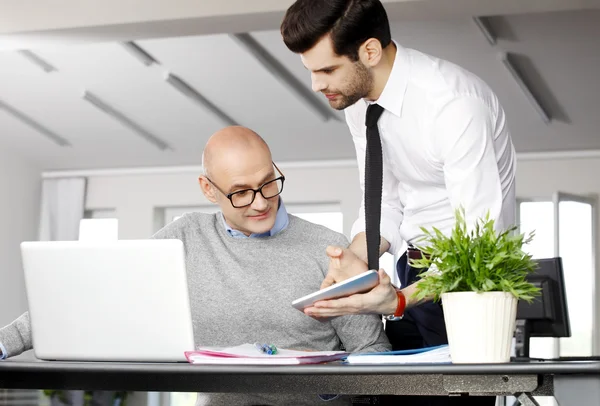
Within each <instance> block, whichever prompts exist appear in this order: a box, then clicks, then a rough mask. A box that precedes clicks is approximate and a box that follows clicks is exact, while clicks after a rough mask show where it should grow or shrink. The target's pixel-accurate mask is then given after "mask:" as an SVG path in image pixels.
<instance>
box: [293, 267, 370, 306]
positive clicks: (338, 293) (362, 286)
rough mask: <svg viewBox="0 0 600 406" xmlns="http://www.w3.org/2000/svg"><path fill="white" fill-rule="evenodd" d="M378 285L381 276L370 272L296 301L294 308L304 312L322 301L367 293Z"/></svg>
mask: <svg viewBox="0 0 600 406" xmlns="http://www.w3.org/2000/svg"><path fill="white" fill-rule="evenodd" d="M378 283H379V276H378V274H377V272H376V271H372V270H369V271H366V272H363V273H361V274H358V275H356V276H353V277H352V278H349V279H346V280H344V281H342V282H339V283H336V284H334V285H331V286H329V287H327V288H325V289H321V290H318V291H316V292H313V293H311V294H309V295H306V296H303V297H301V298H299V299H296V300H294V301H293V302H292V306H293V307H295V308H296V309H298V310H300V311H303V310H304V309H305V308H306V307H309V306H312V305H313V304H314V303H316V302H318V301H320V300H330V299H337V298H340V297H346V296H350V295H354V294H356V293H362V292H367V291H369V290H371V289H373V288H374V287H375V286H377V284H378Z"/></svg>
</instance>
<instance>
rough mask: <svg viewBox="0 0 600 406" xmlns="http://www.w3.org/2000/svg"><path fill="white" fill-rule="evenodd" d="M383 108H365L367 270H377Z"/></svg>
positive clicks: (381, 183) (381, 179) (376, 106)
mask: <svg viewBox="0 0 600 406" xmlns="http://www.w3.org/2000/svg"><path fill="white" fill-rule="evenodd" d="M381 113H383V107H381V106H380V105H378V104H371V105H369V107H368V108H367V118H366V121H365V123H366V125H367V151H366V155H365V233H366V235H367V260H368V263H369V269H374V270H378V269H379V243H380V240H381V239H380V234H379V225H380V222H381V191H382V187H383V154H382V151H381V138H379V128H377V120H379V117H381Z"/></svg>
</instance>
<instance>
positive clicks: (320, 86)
mask: <svg viewBox="0 0 600 406" xmlns="http://www.w3.org/2000/svg"><path fill="white" fill-rule="evenodd" d="M311 81H312V90H313V92H321V91H323V90H324V89H325V88H326V87H327V86H326V85H325V83H324V82H323V81H322V80H320V79H319V78H317V77H316V75H314V74H313V75H312V77H311Z"/></svg>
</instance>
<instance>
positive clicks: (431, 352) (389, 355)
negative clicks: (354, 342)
mask: <svg viewBox="0 0 600 406" xmlns="http://www.w3.org/2000/svg"><path fill="white" fill-rule="evenodd" d="M346 361H347V362H348V363H349V364H362V365H366V364H428V363H435V364H448V363H451V362H452V359H451V358H450V347H448V345H440V346H436V347H427V348H417V349H413V350H399V351H386V352H371V353H364V354H351V355H349V356H348V358H347V360H346Z"/></svg>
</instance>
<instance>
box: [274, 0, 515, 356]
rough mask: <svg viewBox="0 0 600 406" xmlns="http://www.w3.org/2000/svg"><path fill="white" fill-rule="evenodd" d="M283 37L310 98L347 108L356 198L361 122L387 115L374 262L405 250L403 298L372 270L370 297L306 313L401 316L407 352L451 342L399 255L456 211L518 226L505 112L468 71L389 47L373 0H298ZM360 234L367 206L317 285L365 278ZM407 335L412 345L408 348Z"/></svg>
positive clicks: (383, 18) (447, 225)
mask: <svg viewBox="0 0 600 406" xmlns="http://www.w3.org/2000/svg"><path fill="white" fill-rule="evenodd" d="M281 33H282V36H283V40H284V42H285V43H286V45H287V46H288V48H289V49H290V50H291V51H293V52H295V53H298V54H300V55H301V58H302V62H303V64H304V66H305V67H306V68H307V69H308V70H309V71H310V72H311V77H312V87H313V90H314V91H315V92H321V93H323V94H324V95H325V96H326V97H327V99H328V101H329V104H330V105H331V107H333V108H335V109H337V110H342V109H344V110H345V115H346V121H347V124H348V127H349V129H350V132H351V133H352V138H353V141H354V144H355V147H356V155H357V158H358V163H359V169H360V178H361V188H362V189H363V192H364V186H365V185H364V172H365V145H366V135H365V134H366V126H365V114H366V111H367V107H368V106H369V104H371V103H377V104H378V105H380V106H381V107H383V109H384V111H383V114H382V115H381V117H380V118H379V121H378V129H379V134H380V138H381V144H382V149H383V192H382V206H381V224H380V231H381V237H382V238H381V244H380V252H379V254H380V255H381V254H383V253H384V252H386V251H388V252H390V253H391V254H402V253H404V255H403V256H402V258H401V260H400V261H399V262H398V265H397V272H398V275H399V278H400V281H401V283H402V289H401V290H400V289H395V288H394V287H393V286H392V285H391V284H390V279H389V278H388V277H387V276H386V275H385V273H384V272H382V271H381V270H380V282H381V283H380V285H379V286H377V287H376V288H374V289H373V290H372V291H370V292H368V293H366V294H361V295H354V296H351V297H348V298H344V299H338V300H331V301H326V302H320V303H318V304H317V305H316V306H314V307H311V308H309V309H307V310H306V313H307V314H309V315H311V316H314V317H329V316H336V315H341V314H349V313H379V314H384V315H395V316H396V319H397V317H398V316H402V315H404V314H405V316H406V317H404V319H403V320H402V321H401V322H394V323H390V325H391V326H394V325H395V324H397V323H398V324H401V325H402V327H399V330H400V333H401V335H402V337H399V338H395V337H393V334H390V335H392V337H390V340H391V341H392V343H393V344H395V346H396V348H399V345H402V343H399V339H400V340H404V341H405V342H410V345H417V344H419V343H420V344H421V345H436V344H441V343H445V342H447V338H446V332H445V327H444V323H443V314H442V311H441V308H440V306H439V305H438V304H437V303H432V302H426V303H416V302H415V301H414V299H413V298H411V295H412V293H413V292H414V289H415V282H416V281H417V280H418V276H417V271H416V270H415V269H413V268H411V267H410V266H408V265H407V259H406V258H407V256H408V257H409V258H418V257H419V255H421V254H420V252H419V251H417V250H414V249H412V248H411V245H412V244H417V243H418V242H419V240H420V238H421V237H422V236H423V233H422V231H421V227H425V228H428V229H431V227H436V228H438V229H440V230H441V231H442V232H444V233H448V232H449V231H450V230H451V228H452V227H453V225H454V214H455V209H457V208H459V207H463V208H464V209H465V213H466V218H467V221H468V222H469V223H470V224H473V222H474V220H475V219H477V218H478V217H482V216H484V215H485V214H486V213H487V212H488V211H489V213H490V216H491V217H492V218H494V219H495V220H496V226H497V229H498V230H504V229H506V228H507V227H509V226H511V225H513V224H514V223H515V205H516V199H515V170H516V158H515V151H514V147H513V144H512V141H511V138H510V134H509V130H508V127H507V124H506V117H505V114H504V111H503V109H502V106H500V103H499V101H498V99H497V97H496V95H495V94H494V93H493V91H492V90H491V89H490V88H489V87H488V86H487V85H486V83H484V82H483V81H482V80H481V79H480V78H478V77H477V76H475V75H474V74H472V73H470V72H468V71H466V70H465V69H463V68H461V67H459V66H456V65H454V64H452V63H450V62H447V61H444V60H441V59H438V58H435V57H432V56H429V55H426V54H423V53H421V52H418V51H415V50H412V49H407V48H403V47H402V46H400V45H399V44H397V43H395V42H394V41H392V39H391V33H390V27H389V22H388V19H387V15H386V12H385V9H384V7H383V5H382V4H381V2H380V1H379V0H361V1H357V0H297V1H296V2H295V3H294V4H293V5H292V6H291V7H290V8H289V9H288V11H287V13H286V16H285V18H284V20H283V23H282V25H281ZM364 230H365V216H364V200H363V204H362V205H361V210H360V215H359V218H358V219H357V220H356V222H355V223H354V226H353V228H352V244H351V245H350V247H349V248H348V249H341V248H338V247H329V248H328V253H329V255H330V257H331V258H332V261H331V265H330V269H329V274H328V276H327V278H326V280H325V281H324V282H323V286H327V285H330V284H332V283H334V282H338V281H340V280H344V279H346V278H348V277H350V276H353V275H355V274H357V273H359V272H362V271H364V270H366V269H367V264H366V260H367V250H366V243H365V241H366V240H365V232H364ZM407 247H408V249H407ZM405 251H406V252H405ZM404 302H405V305H404ZM406 325H409V327H406ZM412 327H416V329H415V328H412ZM410 334H413V335H414V336H415V339H416V341H410V340H405V338H407V337H408V336H409V335H410ZM419 336H420V337H419ZM419 340H420V341H419Z"/></svg>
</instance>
